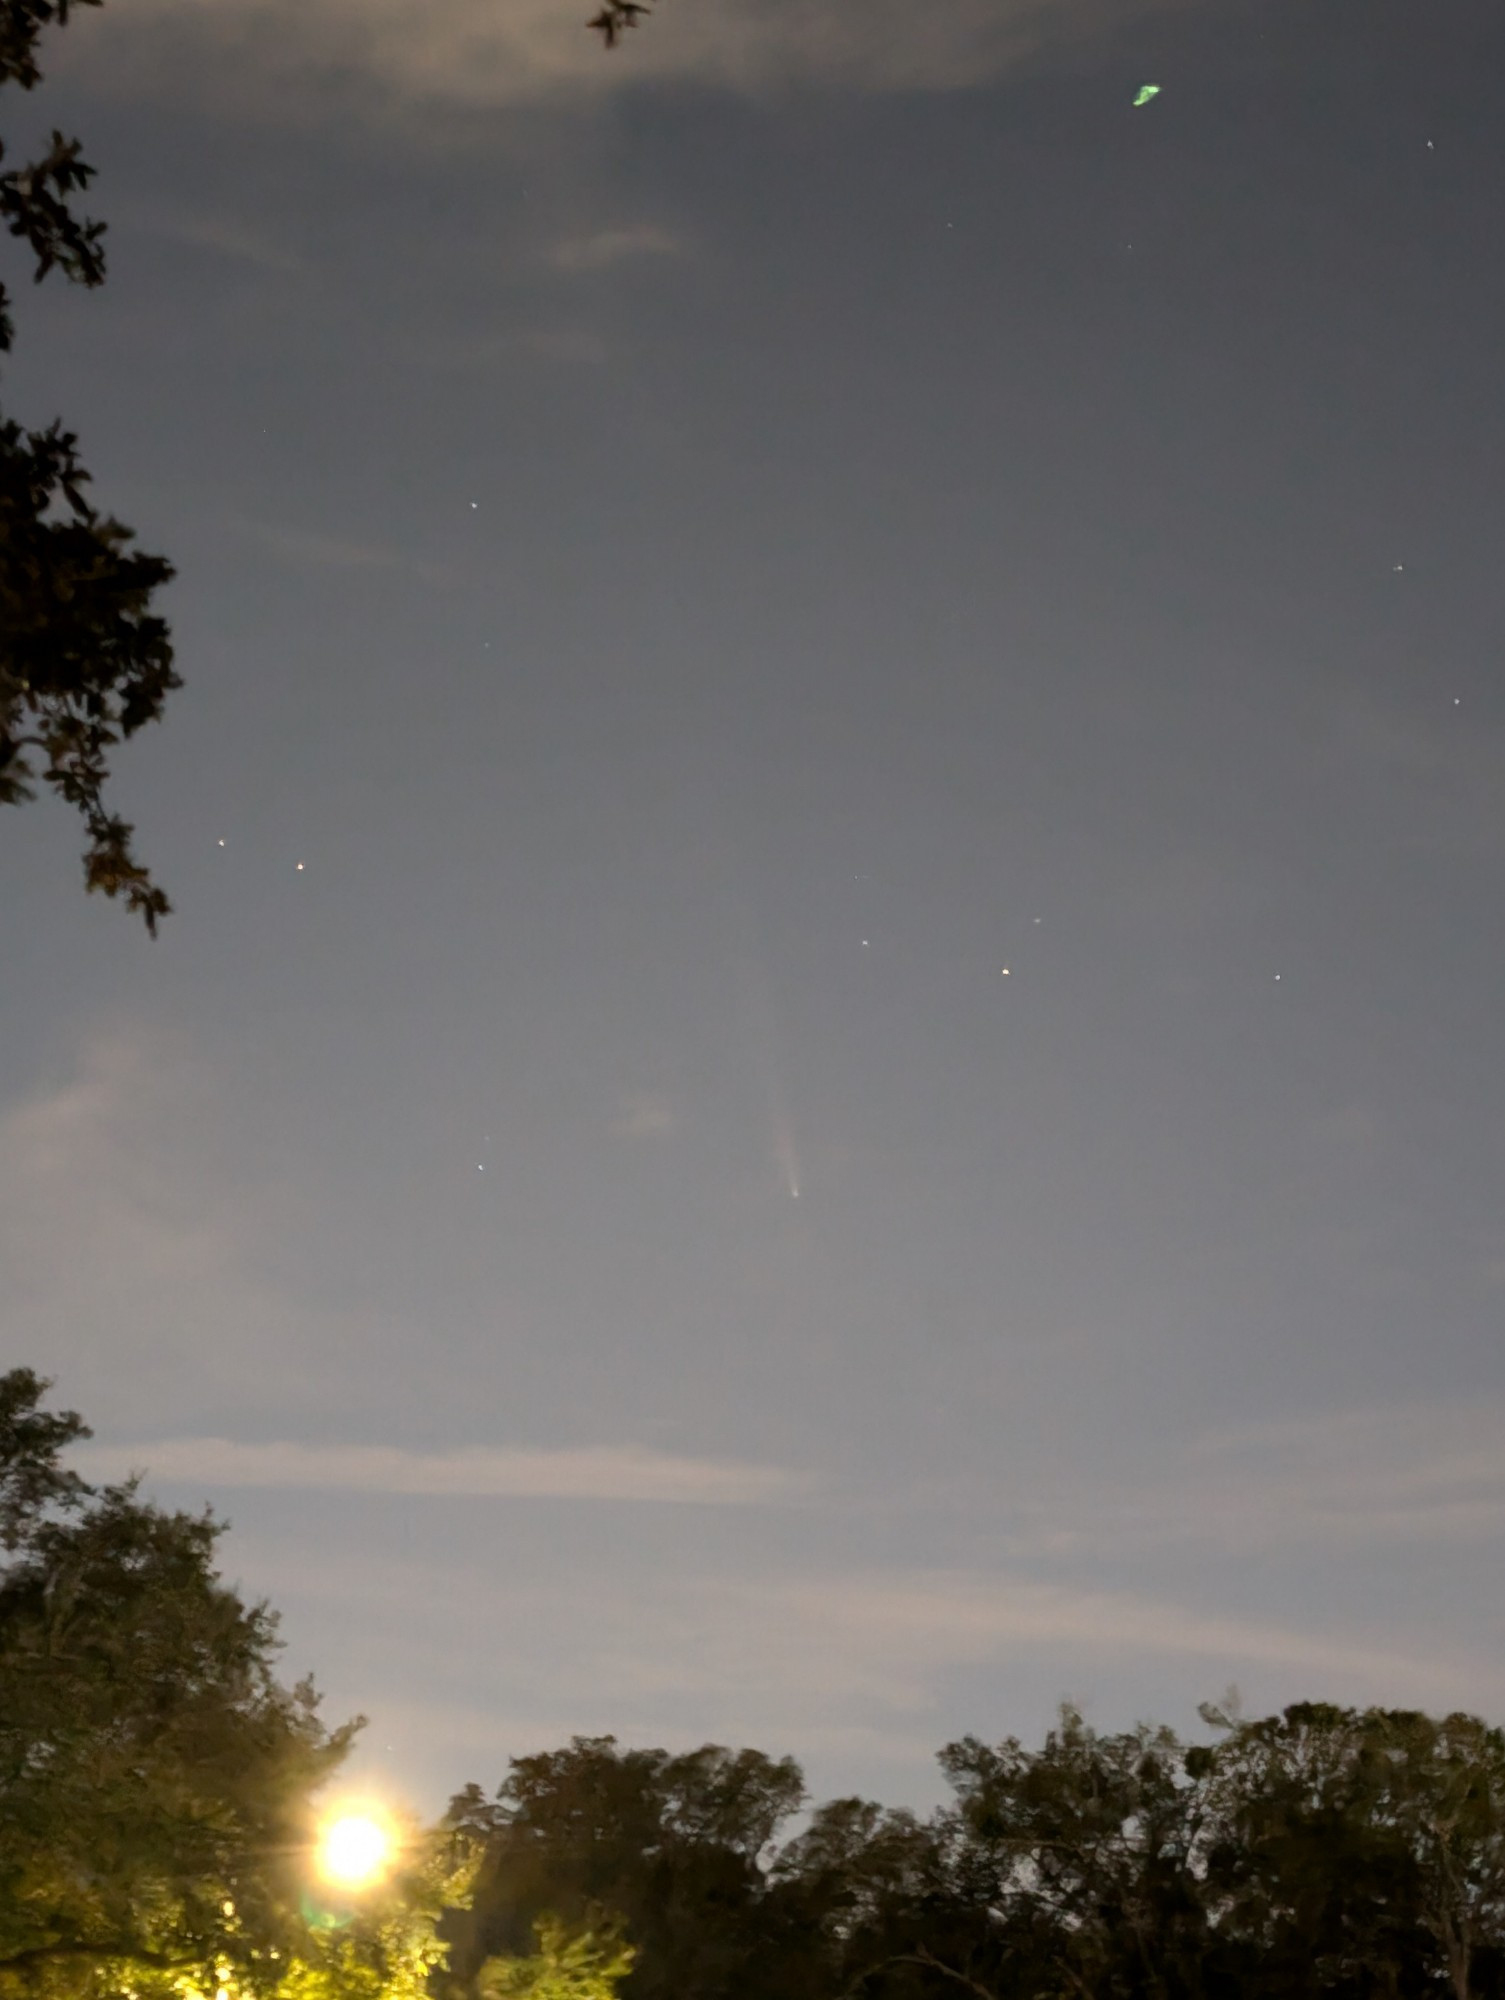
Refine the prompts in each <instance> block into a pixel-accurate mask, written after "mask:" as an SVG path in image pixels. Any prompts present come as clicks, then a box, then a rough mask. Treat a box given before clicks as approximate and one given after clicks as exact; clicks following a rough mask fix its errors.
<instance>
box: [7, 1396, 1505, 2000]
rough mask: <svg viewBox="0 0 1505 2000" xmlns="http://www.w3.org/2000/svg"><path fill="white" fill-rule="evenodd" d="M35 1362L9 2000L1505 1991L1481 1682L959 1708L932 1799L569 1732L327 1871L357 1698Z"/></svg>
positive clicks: (1094, 1998) (1188, 1998)
mask: <svg viewBox="0 0 1505 2000" xmlns="http://www.w3.org/2000/svg"><path fill="white" fill-rule="evenodd" d="M46 1386H47V1385H46V1384H44V1383H43V1382H41V1381H40V1380H39V1379H38V1378H37V1377H36V1376H35V1375H34V1374H32V1373H31V1372H30V1371H28V1370H25V1369H15V1370H12V1371H11V1372H10V1373H9V1374H0V2000H964V1996H966V1995H970V1996H971V2000H1141V1996H1142V2000H1245V1997H1246V1996H1250V2000H1252V1996H1255V1995H1260V1996H1272V1997H1273V2000H1280V1997H1281V1996H1291V2000H1297V1996H1301V1997H1302V2000H1305V1996H1309V1995H1318V1994H1321V1995H1337V1996H1352V2000H1369V1996H1376V2000H1377V1996H1381V1995H1389V1996H1418V2000H1420V1996H1426V1995H1432V1994H1437V1995H1453V1996H1455V2000H1465V1996H1470V1995H1472V1996H1476V2000H1485V1996H1493V1995H1499V1996H1501V2000H1505V1813H1502V1808H1505V1735H1502V1733H1501V1732H1500V1731H1499V1730H1496V1729H1492V1728H1489V1727H1487V1726H1486V1725H1485V1724H1484V1723H1482V1722H1479V1721H1477V1720H1476V1719H1474V1718H1473V1717H1470V1716H1464V1715H1454V1716H1449V1717H1447V1718H1446V1719H1445V1720H1442V1721H1438V1720H1435V1719H1433V1718H1431V1717H1429V1716H1426V1715H1420V1714H1415V1713H1412V1712H1409V1711H1400V1710H1387V1709H1368V1710H1364V1711H1362V1712H1360V1711H1356V1710H1352V1709H1343V1708H1335V1707H1328V1706H1324V1705H1321V1704H1307V1705H1303V1706H1299V1707H1295V1708H1290V1709H1287V1710H1286V1711H1285V1713H1284V1714H1283V1715H1279V1716H1273V1717H1267V1718H1265V1719H1262V1720H1247V1719H1244V1718H1242V1717H1240V1716H1239V1715H1237V1714H1235V1713H1232V1712H1230V1710H1229V1709H1228V1708H1226V1707H1225V1708H1224V1709H1222V1710H1216V1709H1207V1710H1205V1711H1204V1721H1205V1722H1206V1725H1207V1731H1206V1734H1207V1737H1208V1739H1209V1740H1207V1741H1205V1742H1202V1743H1196V1744H1191V1745H1188V1744H1184V1743H1182V1742H1180V1741H1178V1740H1177V1738H1176V1737H1175V1736H1174V1735H1172V1734H1171V1732H1170V1731H1168V1730H1165V1729H1153V1728H1149V1727H1144V1728H1140V1729H1136V1730H1131V1731H1127V1732H1121V1733H1118V1734H1111V1733H1110V1734H1098V1733H1097V1732H1095V1731H1093V1730H1092V1729H1090V1728H1089V1727H1088V1726H1087V1724H1086V1723H1085V1722H1084V1721H1083V1720H1082V1718H1081V1717H1080V1716H1079V1715H1077V1714H1075V1713H1073V1712H1071V1711H1070V1710H1066V1711H1063V1713H1062V1715H1061V1718H1060V1721H1059V1724H1058V1726H1057V1727H1056V1728H1055V1729H1053V1730H1052V1731H1051V1732H1050V1733H1049V1734H1048V1735H1047V1737H1046V1740H1045V1742H1044V1743H1043V1744H1042V1745H1041V1746H1040V1747H1039V1748H1037V1749H1027V1748H1025V1747H1024V1745H1022V1744H1021V1743H1019V1742H1016V1741H1014V1740H1012V1739H1011V1740H1008V1741H1006V1742H1003V1743H1000V1744H987V1743H984V1742H981V1741H979V1740H978V1739H976V1738H973V1737H968V1738H966V1739H964V1740H963V1741H961V1742H959V1743H953V1744H951V1745H949V1746H948V1747H947V1748H946V1749H945V1750H943V1751H942V1753H941V1765H942V1768H943V1770H944V1773H945V1776H946V1778H947V1781H948V1784H949V1788H950V1798H949V1801H948V1803H947V1804H946V1805H944V1806H943V1807H941V1808H939V1809H938V1810H937V1811H935V1812H934V1813H932V1814H930V1815H929V1816H928V1817H924V1818H921V1817H918V1816H916V1815H915V1814H912V1813H908V1812H902V1811H893V1810H889V1809H886V1808H884V1807H882V1806H880V1805H877V1804H873V1803H871V1802H870V1801H868V1800H864V1799H858V1798H849V1799H836V1800H832V1801H830V1802H828V1803H826V1804H824V1805H820V1806H817V1807H815V1808H814V1809H813V1810H811V1809H810V1808H809V1804H808V1801H807V1799H806V1796H805V1788H804V1782H803V1778H802V1775H801V1773H800V1770H799V1768H798V1766H797V1765H796V1764H795V1763H794V1762H793V1761H792V1760H790V1759H789V1758H782V1759H775V1758H771V1757H768V1756H766V1755H764V1754H763V1753H761V1752H759V1751H756V1750H738V1751H732V1750H726V1749H721V1748H718V1747H715V1746H707V1747H706V1748H704V1749H701V1750H697V1751H694V1752H691V1753H689V1754H685V1755H672V1754H670V1753H669V1752H668V1751H664V1750H624V1749H621V1748H620V1747H619V1746H618V1745H617V1744H616V1742H614V1741H613V1739H611V1738H610V1737H601V1738H576V1739H575V1740H574V1741H573V1742H572V1743H571V1744H569V1745H568V1746H567V1747H565V1748H563V1749H560V1750H554V1751H547V1752H544V1753H542V1754H540V1755H537V1756H531V1757H522V1758H518V1759H515V1760H514V1761H513V1763H512V1765H511V1769H510V1772H509V1774H508V1776H507V1778H506V1780H505V1782H504V1783H503V1784H502V1786H501V1788H500V1790H499V1791H497V1792H496V1793H495V1795H494V1796H488V1795H487V1793H485V1792H484V1791H482V1790H481V1789H480V1788H479V1787H475V1786H472V1787H471V1788H469V1789H468V1790H466V1791H465V1792H463V1793H461V1794H460V1795H459V1796H458V1797H457V1798H456V1799H455V1800H454V1801H453V1802H452V1804H451V1806H450V1809H449V1811H448V1813H447V1814H446V1815H445V1816H444V1818H443V1819H442V1820H441V1821H440V1822H439V1823H438V1824H437V1825H434V1826H427V1827H425V1826H421V1825H419V1824H417V1823H416V1822H413V1823H410V1824H408V1825H407V1826H406V1828H405V1830H404V1831H402V1833H401V1838H400V1839H399V1840H398V1841H397V1843H396V1846H395V1848H394V1850H393V1852H392V1855H391V1858H390V1865H389V1866H387V1867H386V1868H385V1870H384V1871H383V1872H382V1873H381V1874H380V1875H379V1876H378V1877H376V1878H374V1879H372V1880H371V1881H369V1882H368V1883H367V1884H366V1885H365V1886H363V1887H362V1888H361V1889H360V1890H359V1892H357V1891H354V1890H351V1891H350V1892H349V1893H344V1892H340V1893H334V1892H331V1890H330V1889H329V1888H328V1886H327V1884H325V1885H323V1886H321V1884H320V1882H319V1880H318V1879H317V1869H316V1867H315V1866H314V1858H315V1849H316V1845H317V1830H318V1827H319V1822H320V1814H321V1811H326V1810H327V1808H328V1805H329V1802H330V1801H331V1800H333V1801H335V1802H336V1803H337V1802H338V1801H339V1799H340V1796H341V1794H340V1790H339V1776H338V1774H339V1770H340V1767H341V1765H342V1763H343V1761H344V1759H345V1757H346V1754H347V1753H348V1751H349V1749H350V1747H351V1743H352V1741H353V1738H354V1736H355V1732H356V1730H357V1729H358V1728H359V1726H360V1725H359V1722H358V1721H357V1722H354V1723H350V1724H346V1725H343V1726H341V1727H338V1728H330V1727H328V1726H327V1725H326V1724H325V1723H324V1721H323V1720H322V1718H321V1716H320V1714H319V1704H318V1700H317V1696H316V1694H315V1692H314V1690H313V1689H312V1687H311V1686H309V1685H307V1684H304V1685H302V1686H299V1687H296V1688H289V1687H286V1686H284V1685H283V1684H282V1683H281V1682H280V1681H279V1680H278V1678H277V1676H276V1673H275V1671H274V1668H275V1663H276V1652H277V1640H276V1627H275V1618H274V1616H273V1614H272V1613H271V1612H270V1611H269V1610H268V1609H267V1608H266V1607H265V1606H262V1605H255V1604H246V1603H245V1602H243V1601H242V1599H241V1598H240V1596H239V1595H238V1593H237V1592H236V1591H234V1590H233V1589H231V1588H230V1587H229V1586H228V1585H227V1584H226V1583H225V1581H224V1579H223V1577H222V1576H221V1575H220V1573H219V1571H218V1569H217V1567H216V1560H215V1550H216V1544H217V1541H218V1538H219V1535H220V1532H221V1531H220V1528H219V1526H218V1524H216V1523H215V1522H213V1521H212V1520H210V1519H209V1518H208V1517H207V1516H203V1515H197V1514H183V1513H173V1512H167V1511H164V1510H162V1509H160V1508H158V1507H156V1506H155V1505H153V1504H151V1503H150V1502H148V1501H145V1500H143V1499H142V1498H141V1496H140V1495H139V1493H138V1492H137V1491H136V1489H135V1487H134V1486H133V1485H131V1484H129V1483H128V1484H125V1485H116V1486H105V1487H93V1486H91V1485H89V1484H88V1483H87V1482H85V1481H84V1480H82V1479H81V1478H79V1477H78V1476H77V1475H76V1473H74V1472H73V1471H71V1470H70V1469H69V1468H68V1467H67V1465H66V1463H65V1458H66V1454H67V1451H68V1449H69V1447H70V1446H72V1445H73V1444H75V1443H76V1442H77V1441H78V1440H80V1439H81V1438H84V1437H86V1436H87V1435H88V1432H87V1429H86V1427H85V1426H84V1424H83V1423H82V1422H81V1420H80V1419H79V1418H78V1417H77V1416H76V1415H74V1414H73V1413H72V1412H71V1411H66V1410H65V1411H62V1412H58V1413H53V1412H51V1411H49V1410H47V1409H46V1408H45V1407H44V1405H43V1394H44V1391H45V1388H46Z"/></svg>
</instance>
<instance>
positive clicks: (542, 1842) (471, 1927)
mask: <svg viewBox="0 0 1505 2000" xmlns="http://www.w3.org/2000/svg"><path fill="white" fill-rule="evenodd" d="M803 1796H804V1781H803V1779H802V1777H801V1774H800V1771H799V1767H798V1766H797V1765H796V1764H795V1763H794V1762H793V1760H792V1759H790V1758H787V1757H786V1758H783V1759H780V1760H778V1761H775V1760H774V1759H772V1758H769V1757H765V1756H764V1755H762V1753H761V1752H759V1751H756V1750H740V1751H731V1750H726V1749H723V1748H721V1747H720V1746H719V1745H716V1744H707V1745H706V1746H705V1747H704V1748H702V1749H700V1750H695V1751H691V1752H688V1753H686V1754H684V1755H681V1756H672V1755H671V1754H670V1753H669V1752H668V1751H666V1750H619V1749H618V1748H617V1745H616V1741H615V1739H614V1738H612V1737H609V1736H605V1737H576V1738H575V1739H574V1740H573V1741H572V1743H571V1744H570V1745H569V1747H568V1748H567V1749H564V1750H560V1751H552V1752H546V1753H544V1754H542V1755H540V1756H535V1757H522V1758H514V1759H513V1761H512V1767H511V1772H510V1775H509V1777H508V1778H507V1780H506V1782H505V1783H504V1784H503V1785H502V1787H501V1788H500V1790H499V1791H498V1793H497V1795H496V1798H495V1800H494V1801H489V1800H487V1799H486V1797H485V1795H484V1794H483V1793H482V1792H481V1790H480V1788H479V1787H477V1786H471V1787H470V1788H469V1789H468V1790H467V1791H466V1792H463V1793H461V1794H460V1795H459V1796H458V1797H457V1798H456V1799H455V1800H454V1802H453V1804H452V1805H451V1808H450V1816H451V1824H452V1825H454V1826H455V1827H456V1828H457V1829H459V1830H461V1831H462V1832H464V1833H465V1834H466V1835H467V1836H469V1837H470V1838H473V1839H476V1840H478V1841H480V1842H482V1843H483V1844H484V1848H485V1858H484V1860H483V1862H482V1863H481V1867H480V1872H479V1874H478V1877H477V1880H476V1887H475V1896H474V1901H473V1904H472V1908H471V1912H470V1914H469V1916H468V1918H465V1919H463V1920H461V1921H460V1922H459V1923H458V1924H457V1926H456V1927H455V1931H454V1935H455V1937H456V1950H455V1955H454V1962H455V1970H456V1972H457V1974H458V1975H459V1977H460V1978H461V1979H462V1980H467V1979H470V1978H472V1977H474V1975H475V1973H476V1971H477V1969H478V1968H479V1966H480V1965H481V1964H482V1962H483V1961H484V1960H486V1959H488V1958H492V1957H496V1956H498V1955H501V1956H508V1957H518V1956H521V1955H524V1954H526V1953H527V1952H528V1950H529V1943H530V1939H531V1937H532V1936H533V1930H534V1926H535V1924H536V1923H537V1922H538V1920H539V1919H540V1918H541V1917H544V1916H547V1917H550V1918H554V1919H557V1920H558V1921H560V1922H562V1923H564V1924H565V1925H566V1926H567V1927H569V1928H570V1929H571V1930H572V1931H574V1932H576V1933H578V1932H580V1931H582V1930H585V1929H588V1928H591V1927H593V1926H598V1925H599V1924H600V1922H601V1921H602V1919H603V1914H604V1915H605V1916H606V1917H610V1918H615V1919H617V1920H619V1921H620V1922H621V1924H622V1925H623V1926H624V1931H623V1935H624V1936H625V1937H626V1938H628V1939H630V1940H631V1943H632V1945H633V1946H634V1948H635V1953H636V1955H635V1957H634V1960H633V1963H632V1966H631V1969H630V1970H629V1971H628V1972H627V1973H626V1974H625V1976H624V1980H623V1988H622V1991H623V2000H726V1996H729V1995H731V1994H733V1993H735V1992H738V1991H740V1990H742V1984H743V1982H744V1980H745V1978H746V1975H747V1968H748V1966H749V1963H750V1960H751V1958H752V1956H753V1955H754V1954H755V1953H756V1951H757V1948H758V1942H759V1937H760V1924H761V1922H762V1914H763V1912H762V1900H761V1899H762V1892H763V1886H764V1875H763V1871H762V1869H761V1867H760V1865H759V1863H760V1857H761V1856H762V1855H763V1853H764V1850H765V1849H766V1848H768V1846H769V1845H770V1843H771V1842H772V1840H773V1837H774V1835H775V1833H776V1832H777V1830H778V1828H779V1827H780V1825H782V1823H783V1822H784V1821H785V1820H786V1819H787V1818H788V1817H789V1816H790V1815H791V1814H792V1813H793V1812H794V1811H796V1810H797V1808H798V1806H799V1804H800V1802H801V1800H802V1799H803Z"/></svg>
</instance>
